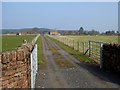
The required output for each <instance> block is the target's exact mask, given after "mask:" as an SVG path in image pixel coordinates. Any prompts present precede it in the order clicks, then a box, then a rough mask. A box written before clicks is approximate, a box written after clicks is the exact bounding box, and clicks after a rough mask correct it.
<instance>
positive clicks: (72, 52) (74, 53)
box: [49, 37, 92, 63]
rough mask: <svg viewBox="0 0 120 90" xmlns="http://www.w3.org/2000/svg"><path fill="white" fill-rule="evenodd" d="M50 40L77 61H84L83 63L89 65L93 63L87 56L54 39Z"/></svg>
mask: <svg viewBox="0 0 120 90" xmlns="http://www.w3.org/2000/svg"><path fill="white" fill-rule="evenodd" d="M49 38H50V37H49ZM50 39H51V40H52V41H54V42H55V43H56V44H58V45H59V46H60V47H61V48H62V49H63V50H65V51H66V52H68V53H69V54H70V55H72V56H74V57H75V58H76V59H77V60H79V61H83V62H87V63H91V62H92V59H90V58H89V57H88V56H85V55H83V54H81V53H79V52H77V51H75V50H74V49H72V48H71V47H68V46H66V45H65V44H63V43H61V42H59V41H57V40H56V39H54V38H50Z"/></svg>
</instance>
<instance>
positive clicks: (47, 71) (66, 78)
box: [36, 37, 120, 88]
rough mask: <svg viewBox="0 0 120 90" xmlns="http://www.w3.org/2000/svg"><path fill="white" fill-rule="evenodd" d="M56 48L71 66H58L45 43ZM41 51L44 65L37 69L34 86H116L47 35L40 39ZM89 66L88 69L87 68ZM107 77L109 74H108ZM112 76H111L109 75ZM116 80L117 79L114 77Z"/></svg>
mask: <svg viewBox="0 0 120 90" xmlns="http://www.w3.org/2000/svg"><path fill="white" fill-rule="evenodd" d="M47 42H48V44H49V45H50V46H52V47H53V48H55V49H56V50H57V53H59V54H60V55H61V56H62V57H63V58H64V59H65V60H68V61H69V62H70V63H72V64H73V65H74V67H73V68H60V67H58V65H57V64H56V63H55V62H54V58H55V57H54V55H53V54H52V52H51V50H50V48H49V47H48V45H47ZM42 43H43V52H44V56H45V62H46V66H45V68H44V69H42V70H41V69H40V68H39V69H38V73H37V78H36V88H117V87H120V86H119V85H118V84H115V83H113V82H112V81H111V80H109V78H106V77H104V76H105V75H107V74H105V75H101V73H98V72H99V71H100V70H98V71H97V69H94V70H93V69H92V68H91V67H87V66H86V65H84V64H83V63H81V62H79V61H78V60H76V59H75V58H74V57H73V56H71V55H69V54H68V53H67V52H65V51H64V50H62V49H61V48H60V47H59V46H58V45H57V44H56V43H54V42H53V41H52V40H50V39H49V38H48V37H45V38H43V39H42ZM88 68H89V69H88ZM99 74H100V75H101V77H99V76H100V75H99ZM98 75H99V76H98ZM108 77H109V76H108ZM111 77H112V76H111ZM114 79H115V78H114ZM116 80H117V79H116Z"/></svg>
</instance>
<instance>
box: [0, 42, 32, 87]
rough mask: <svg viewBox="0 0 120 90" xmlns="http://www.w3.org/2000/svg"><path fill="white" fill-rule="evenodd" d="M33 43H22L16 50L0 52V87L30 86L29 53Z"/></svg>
mask: <svg viewBox="0 0 120 90" xmlns="http://www.w3.org/2000/svg"><path fill="white" fill-rule="evenodd" d="M32 48H33V45H32V44H27V45H22V47H20V48H19V49H18V50H16V51H11V52H5V53H0V73H1V75H0V82H1V83H0V87H1V88H30V87H31V85H30V84H31V82H30V81H31V79H30V78H31V67H30V63H31V62H30V53H31V51H32Z"/></svg>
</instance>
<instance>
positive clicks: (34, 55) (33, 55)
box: [31, 44, 38, 88]
mask: <svg viewBox="0 0 120 90" xmlns="http://www.w3.org/2000/svg"><path fill="white" fill-rule="evenodd" d="M37 63H38V62H37V44H35V46H34V48H33V51H32V53H31V88H35V79H36V74H37V70H38V66H37Z"/></svg>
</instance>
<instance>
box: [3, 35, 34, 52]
mask: <svg viewBox="0 0 120 90" xmlns="http://www.w3.org/2000/svg"><path fill="white" fill-rule="evenodd" d="M34 37H35V35H26V36H8V35H6V36H2V52H5V51H11V50H15V49H16V48H18V47H20V46H21V45H22V42H23V40H24V39H25V40H27V42H31V41H32V39H33V38H34Z"/></svg>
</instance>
